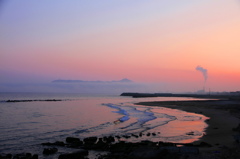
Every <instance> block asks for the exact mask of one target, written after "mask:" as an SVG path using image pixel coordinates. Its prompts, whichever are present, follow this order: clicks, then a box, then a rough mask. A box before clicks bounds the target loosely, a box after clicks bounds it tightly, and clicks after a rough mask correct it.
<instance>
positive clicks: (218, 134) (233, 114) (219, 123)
mask: <svg viewBox="0 0 240 159" xmlns="http://www.w3.org/2000/svg"><path fill="white" fill-rule="evenodd" d="M136 105H144V106H157V107H166V108H171V109H179V110H183V111H186V112H191V113H196V114H202V115H204V116H206V117H209V118H210V119H209V120H206V121H205V122H206V123H207V124H208V127H207V128H206V130H205V133H206V134H205V135H203V137H201V138H200V139H199V140H198V141H195V142H193V144H194V145H195V144H199V143H201V142H205V143H208V144H210V145H212V147H202V148H199V150H200V152H201V153H205V152H213V151H219V150H221V149H222V148H226V147H227V148H235V147H236V145H237V143H236V141H235V139H234V135H239V132H236V131H233V129H234V128H236V127H238V124H239V123H240V110H239V109H240V108H238V107H240V102H239V101H232V100H214V101H209V100H208V101H153V102H140V103H136Z"/></svg>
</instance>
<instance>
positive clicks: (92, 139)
mask: <svg viewBox="0 0 240 159" xmlns="http://www.w3.org/2000/svg"><path fill="white" fill-rule="evenodd" d="M97 139H98V138H97V137H87V138H85V139H83V141H84V143H85V144H95V143H96V142H97Z"/></svg>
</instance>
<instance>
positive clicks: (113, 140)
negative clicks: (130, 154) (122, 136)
mask: <svg viewBox="0 0 240 159" xmlns="http://www.w3.org/2000/svg"><path fill="white" fill-rule="evenodd" d="M103 140H104V141H105V142H106V143H112V142H115V139H114V137H112V136H108V137H106V136H104V137H103Z"/></svg>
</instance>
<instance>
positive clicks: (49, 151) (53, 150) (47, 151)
mask: <svg viewBox="0 0 240 159" xmlns="http://www.w3.org/2000/svg"><path fill="white" fill-rule="evenodd" d="M56 152H58V149H57V148H55V147H54V148H45V149H44V150H43V154H44V155H52V154H55V153H56Z"/></svg>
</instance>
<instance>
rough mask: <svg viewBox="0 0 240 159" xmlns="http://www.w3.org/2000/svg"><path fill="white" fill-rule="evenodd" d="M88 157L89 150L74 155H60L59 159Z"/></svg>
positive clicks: (82, 158)
mask: <svg viewBox="0 0 240 159" xmlns="http://www.w3.org/2000/svg"><path fill="white" fill-rule="evenodd" d="M87 155H88V151H87V150H79V151H76V152H72V153H65V154H61V155H59V157H58V159H84V158H85V156H87Z"/></svg>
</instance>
